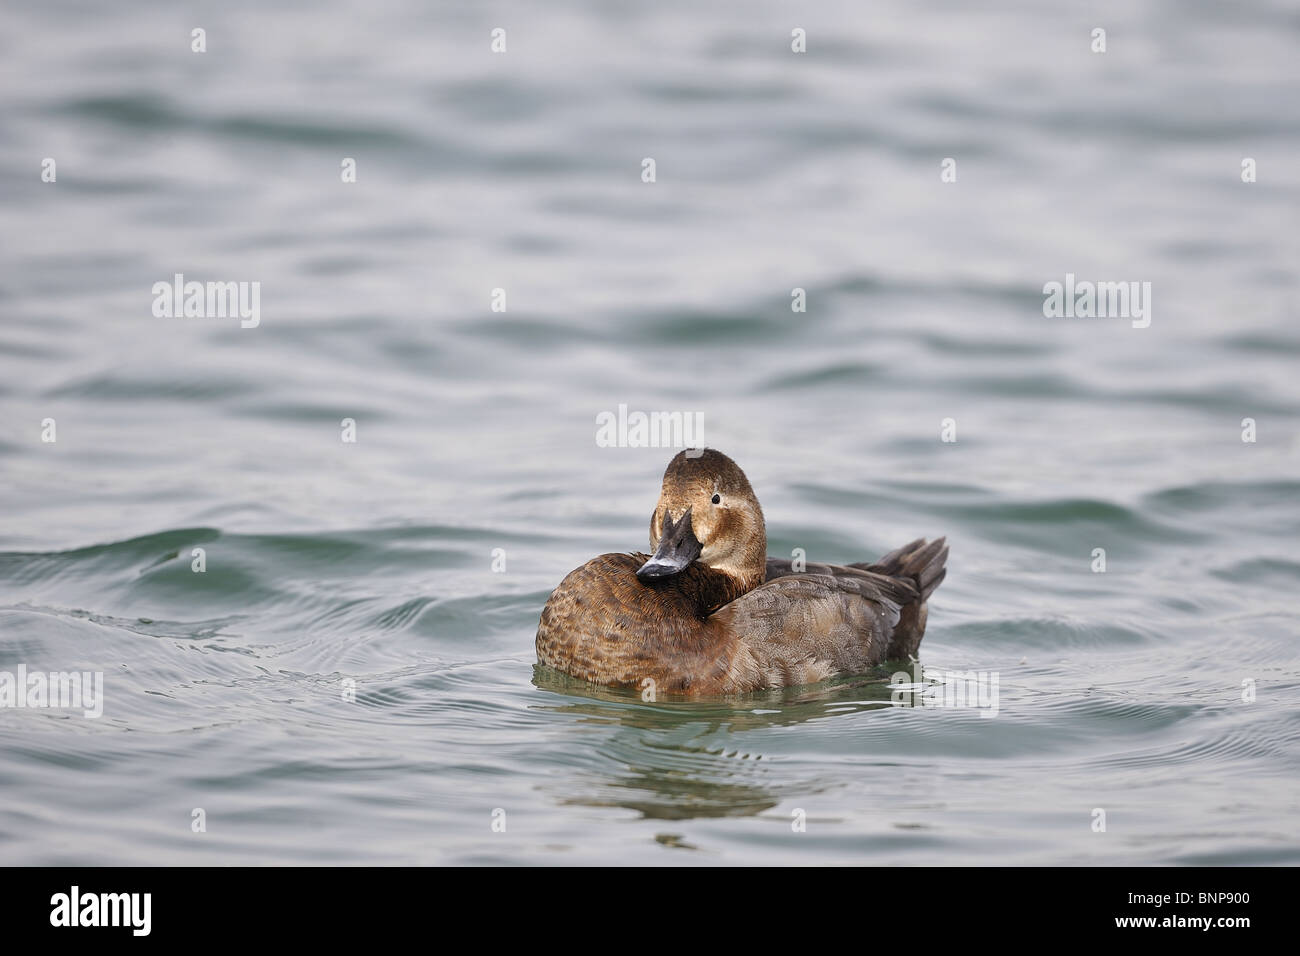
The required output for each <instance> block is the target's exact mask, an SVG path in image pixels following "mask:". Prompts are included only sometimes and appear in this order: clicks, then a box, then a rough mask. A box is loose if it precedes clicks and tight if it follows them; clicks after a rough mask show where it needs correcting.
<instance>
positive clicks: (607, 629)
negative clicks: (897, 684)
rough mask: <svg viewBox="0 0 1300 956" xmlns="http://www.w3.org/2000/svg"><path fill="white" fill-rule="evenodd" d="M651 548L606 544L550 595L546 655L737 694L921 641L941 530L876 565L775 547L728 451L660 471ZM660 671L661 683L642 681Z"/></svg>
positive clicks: (604, 676)
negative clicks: (610, 549) (798, 563)
mask: <svg viewBox="0 0 1300 956" xmlns="http://www.w3.org/2000/svg"><path fill="white" fill-rule="evenodd" d="M650 548H651V551H652V552H653V554H652V555H646V554H602V555H601V556H600V557H597V558H593V559H592V560H590V561H588V562H587V563H586V564H584V565H583V566H582V567H580V568H578V569H577V570H576V571H573V572H571V573H570V574H569V575H568V577H566V578H565V579H564V580H563V581H562V582H560V586H559V587H557V588H556V589H555V591H554V592H553V593H552V594H551V597H550V600H548V601H547V602H546V607H545V608H544V609H543V610H542V619H541V623H540V624H539V626H538V628H537V658H538V660H539V661H540V662H541V663H543V664H546V665H548V666H550V667H554V668H556V669H557V670H561V671H564V672H565V673H567V674H571V675H573V676H574V677H578V678H582V679H585V680H589V681H592V682H594V683H597V684H606V685H612V686H631V687H642V688H643V687H646V686H653V687H654V688H655V691H656V692H662V693H687V694H694V695H704V694H727V693H738V692H744V691H753V690H759V689H762V688H766V687H787V686H793V685H797V684H811V683H815V682H817V681H821V680H825V679H827V678H829V677H833V676H835V675H837V674H854V673H861V672H862V671H864V670H867V669H868V668H870V667H872V666H874V665H876V664H880V663H882V662H883V661H887V660H905V659H907V658H908V657H909V656H912V655H914V654H915V653H916V650H917V647H918V645H919V644H920V643H921V637H922V636H923V635H924V633H925V619H926V601H927V599H928V598H929V597H930V594H931V593H932V592H933V591H934V589H935V588H936V587H938V586H939V582H940V581H942V580H943V577H944V574H945V573H946V572H945V569H944V562H945V560H946V559H947V557H948V549H947V547H946V546H945V544H944V539H943V538H939V539H937V540H935V541H932V542H930V543H928V544H927V543H926V542H925V541H924V540H921V539H918V540H916V541H913V542H912V543H911V544H907V545H904V546H903V547H901V548H899V549H897V550H896V551H891V552H890V553H889V554H887V555H885V556H884V557H883V558H881V559H880V560H879V561H877V562H875V563H874V564H865V563H864V564H851V565H848V566H840V565H830V564H808V565H807V566H806V567H805V568H804V569H803V570H800V571H796V570H795V569H794V568H793V566H792V562H790V561H788V560H780V559H776V558H768V557H767V532H766V527H765V525H764V522H763V510H762V508H760V507H759V504H758V498H757V497H756V496H755V495H754V491H753V489H752V488H751V487H750V485H749V480H748V479H747V478H746V477H745V473H744V472H743V471H741V470H740V467H739V466H738V465H737V464H736V463H735V462H734V461H732V460H731V459H730V458H728V457H727V456H726V455H724V454H722V453H721V452H718V451H714V450H712V449H706V450H704V451H703V452H702V453H700V452H693V453H691V452H681V453H679V454H678V455H677V456H676V457H675V458H673V460H672V461H671V462H669V463H668V469H667V471H665V472H664V481H663V490H662V491H661V493H660V495H659V502H658V504H657V505H656V506H655V510H654V514H653V515H652V516H651V518H650ZM647 679H648V680H650V681H653V682H654V683H653V685H647V684H646V683H645V682H646V681H647Z"/></svg>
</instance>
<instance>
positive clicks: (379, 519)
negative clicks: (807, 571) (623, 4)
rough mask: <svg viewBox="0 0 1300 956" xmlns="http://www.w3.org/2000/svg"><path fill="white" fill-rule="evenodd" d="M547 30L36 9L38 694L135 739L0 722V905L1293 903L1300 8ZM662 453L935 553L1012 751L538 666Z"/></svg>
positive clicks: (2, 717) (32, 190)
mask: <svg viewBox="0 0 1300 956" xmlns="http://www.w3.org/2000/svg"><path fill="white" fill-rule="evenodd" d="M534 7H535V5H526V4H507V3H495V4H476V5H474V6H473V8H472V9H467V8H465V7H464V6H463V5H459V4H451V3H443V4H417V3H414V2H409V3H408V2H396V0H393V2H386V3H376V4H368V5H367V6H366V10H365V13H364V15H361V14H359V13H358V12H357V9H356V8H355V7H353V6H351V5H345V4H341V3H326V4H314V5H310V6H300V5H296V4H290V3H280V4H274V5H271V4H265V3H256V4H254V3H222V4H207V5H199V7H198V9H197V10H181V9H173V8H172V7H170V6H167V7H164V6H162V5H158V4H148V3H138V4H127V3H118V4H113V5H112V8H111V9H109V8H107V7H104V6H103V5H101V4H96V3H50V4H41V5H31V6H30V7H15V6H10V7H9V8H7V9H6V10H5V12H4V13H3V14H2V15H0V24H2V25H3V26H2V29H0V37H3V39H2V40H0V45H2V51H0V64H3V65H2V66H0V71H3V77H0V107H2V109H0V115H2V116H3V124H2V125H0V173H2V174H3V175H0V210H2V211H0V225H2V226H3V228H2V229H0V235H3V261H4V264H5V265H4V270H3V278H2V285H0V315H2V316H3V324H2V325H0V422H2V424H0V469H2V471H0V474H2V475H3V480H2V482H0V515H3V519H2V520H0V671H3V670H9V671H13V670H14V669H15V668H16V667H17V666H18V665H19V664H23V665H25V666H26V667H28V669H29V670H88V671H102V672H103V674H104V682H105V697H106V700H105V703H104V713H103V716H102V717H100V718H99V719H97V720H95V719H86V718H84V717H82V716H80V715H79V714H77V713H73V712H70V711H63V710H30V709H23V710H4V711H0V787H2V788H3V791H2V792H3V800H2V801H0V862H4V863H10V864H36V863H47V864H64V863H93V864H106V863H136V864H139V863H236V862H240V863H245V862H251V863H652V864H653V863H667V864H680V863H765V862H782V863H812V862H832V863H849V862H856V863H959V864H981V863H1164V864H1168V863H1234V864H1236V863H1297V862H1300V840H1298V839H1297V837H1298V827H1297V824H1296V819H1297V817H1296V810H1297V797H1296V794H1297V788H1296V786H1295V782H1296V775H1297V770H1298V769H1300V714H1298V713H1297V708H1296V704H1295V701H1296V691H1297V688H1298V687H1300V663H1298V656H1300V655H1297V650H1296V611H1297V605H1298V603H1300V600H1298V599H1297V593H1298V585H1300V557H1298V556H1297V554H1296V548H1295V541H1296V540H1297V534H1298V533H1300V512H1298V509H1297V506H1296V504H1297V495H1298V494H1300V480H1298V479H1297V476H1296V459H1297V451H1298V450H1300V444H1298V443H1297V438H1296V424H1297V413H1298V412H1300V384H1298V383H1297V375H1296V363H1297V359H1298V358H1300V332H1297V324H1296V319H1297V310H1296V304H1295V303H1296V302H1297V291H1300V290H1298V286H1297V277H1296V269H1295V265H1296V262H1297V261H1298V260H1300V255H1298V253H1300V248H1298V244H1297V239H1296V224H1297V221H1298V219H1297V215H1296V214H1297V210H1298V209H1300V202H1298V200H1300V166H1298V165H1297V163H1296V158H1297V155H1300V153H1298V150H1300V75H1298V71H1297V69H1296V65H1295V57H1294V49H1295V46H1296V42H1297V39H1298V38H1300V15H1298V14H1297V12H1296V10H1295V8H1294V6H1293V5H1291V4H1288V3H1285V2H1281V0H1279V2H1254V3H1249V4H1247V5H1246V6H1245V7H1243V6H1241V5H1240V4H1238V5H1235V6H1233V7H1232V8H1231V9H1229V8H1225V7H1221V6H1220V5H1218V4H1214V3H1210V2H1197V3H1185V2H1179V3H1175V2H1172V0H1171V2H1166V3H1151V4H1142V5H1131V4H1126V3H1118V2H1115V3H1098V4H1091V5H1089V9H1088V10H1086V11H1084V10H1077V11H1076V10H1066V9H1060V10H1057V9H1047V8H1044V6H1043V5H1041V4H1037V3H1033V2H1030V0H1003V2H1001V3H999V4H996V5H994V6H992V7H987V5H986V7H987V8H986V9H984V10H980V11H974V10H971V9H967V8H966V7H965V6H964V5H960V4H947V3H937V2H932V3H923V4H919V5H918V4H916V3H914V2H902V0H899V2H886V3H875V4H871V5H870V8H869V9H868V8H867V7H864V6H862V5H861V4H856V3H848V2H845V3H822V4H818V5H815V7H807V8H800V9H798V10H795V9H793V8H791V7H789V5H787V4H782V3H777V2H762V3H758V4H746V5H744V8H743V10H742V9H741V7H740V6H738V5H721V6H717V7H716V8H715V9H712V10H704V9H701V8H699V6H698V5H696V4H687V3H683V2H666V3H659V4H654V5H653V7H652V8H645V9H643V10H641V11H639V12H630V11H626V10H618V9H614V8H613V5H604V4H596V3H592V2H577V0H573V2H566V3H558V4H548V5H547V9H544V10H543V9H535V8H534ZM195 26H202V27H204V28H205V29H206V31H207V44H208V52H206V53H204V54H195V53H192V52H190V48H189V40H190V30H191V29H192V28H193V27H195ZM496 26H503V27H505V28H506V29H507V50H508V52H507V53H506V54H505V55H493V54H491V53H490V52H489V50H488V44H489V41H490V37H489V33H490V30H491V29H492V28H493V27H496ZM1096 26H1104V27H1106V28H1107V31H1108V49H1107V52H1106V53H1104V54H1094V53H1092V52H1090V50H1089V43H1090V40H1089V34H1090V31H1091V30H1092V28H1093V27H1096ZM794 27H802V28H804V29H805V30H807V35H808V52H807V53H806V54H803V55H797V54H793V53H791V52H790V49H789V44H790V31H791V29H792V28H794ZM45 157H52V158H54V159H55V160H56V162H57V181H56V182H55V183H52V184H51V183H43V182H41V179H40V170H41V161H42V159H43V158H45ZM344 157H351V158H354V159H355V160H356V162H357V173H358V175H357V182H356V183H353V184H344V183H342V182H341V177H340V169H341V163H342V161H343V159H344ZM646 157H652V158H654V159H655V161H656V172H657V181H656V182H655V183H653V184H645V183H643V182H642V181H641V168H642V167H641V163H642V160H643V159H644V158H646ZM945 157H952V158H954V159H956V161H957V173H958V178H957V182H956V183H948V184H944V183H941V182H940V177H939V174H940V163H941V161H942V160H943V159H944V158H945ZM1245 157H1251V158H1253V159H1255V160H1256V163H1257V169H1258V181H1257V182H1255V183H1252V184H1246V183H1243V182H1242V181H1241V175H1240V173H1241V163H1242V159H1243V158H1245ZM178 272H179V273H183V274H184V275H185V276H186V277H187V278H189V279H196V280H199V281H209V280H212V281H217V280H231V281H250V282H251V281H258V282H260V283H261V316H260V325H259V326H258V327H257V328H249V329H241V328H240V327H239V322H238V320H232V319H220V318H190V319H183V318H178V319H170V318H155V317H154V316H153V315H152V314H151V303H152V299H153V295H152V293H151V287H152V285H153V283H155V282H159V281H170V280H171V278H172V276H173V275H174V274H175V273H178ZM1067 272H1071V273H1074V274H1076V275H1077V276H1078V277H1079V278H1080V279H1090V280H1104V281H1149V282H1151V283H1152V289H1153V298H1152V303H1151V304H1152V309H1151V314H1150V315H1151V323H1150V325H1149V327H1147V328H1135V327H1133V324H1132V322H1130V321H1128V320H1127V319H1115V318H1108V319H1084V318H1072V319H1066V318H1061V319H1048V318H1044V316H1043V312H1042V305H1043V296H1042V291H1041V290H1042V287H1043V284H1044V283H1046V282H1051V281H1062V280H1063V279H1064V276H1065V274H1066V273H1067ZM796 287H798V288H803V289H805V290H806V294H807V312H806V313H802V314H797V313H793V312H792V311H791V308H790V303H791V290H792V289H794V288H796ZM496 288H502V289H505V290H506V294H507V297H508V298H507V311H506V312H505V313H493V312H492V311H491V310H490V303H491V296H492V290H493V289H496ZM620 403H626V404H627V405H628V406H629V408H631V409H634V410H636V409H640V410H646V411H649V410H656V409H665V410H679V411H684V412H698V413H700V414H702V415H703V416H704V422H705V436H706V440H707V442H708V443H709V444H710V445H712V446H714V447H718V448H721V449H722V450H724V451H726V452H727V453H729V454H730V455H732V456H733V457H734V458H736V459H737V460H738V461H739V462H740V464H741V465H742V466H743V467H744V468H745V469H746V470H747V472H748V473H749V476H750V478H751V480H752V482H753V484H754V487H755V489H756V490H757V492H758V494H759V497H760V499H761V501H762V503H763V505H764V508H765V510H766V513H767V517H768V522H769V538H770V552H771V553H772V554H776V555H789V554H790V553H791V551H792V550H793V549H795V548H803V549H805V551H806V553H807V556H808V558H809V560H822V561H832V562H834V561H852V560H862V559H867V558H871V557H874V556H875V555H877V554H879V553H881V552H883V551H885V550H887V549H889V548H891V547H894V546H896V545H898V544H901V543H903V542H905V541H907V540H910V539H911V538H913V537H917V536H920V535H927V536H933V535H936V534H946V535H948V537H949V540H950V542H951V546H952V557H951V560H950V564H949V568H950V570H949V576H948V579H947V581H946V582H945V583H944V584H943V586H942V587H941V588H940V590H939V591H938V593H937V594H936V597H935V599H934V601H933V605H932V608H931V616H930V628H929V633H928V634H927V636H926V639H925V642H924V644H923V645H922V660H923V662H924V664H925V665H926V666H927V667H929V668H932V669H949V670H961V669H976V670H984V671H994V672H996V673H997V674H998V675H999V690H1000V697H999V712H998V715H997V717H996V718H994V719H987V718H984V717H981V716H980V713H979V712H978V711H977V710H972V709H944V708H932V707H911V708H905V707H897V706H893V705H892V704H891V695H890V691H889V689H888V687H887V686H886V685H885V684H883V683H881V682H879V679H878V678H879V677H880V676H881V675H869V677H870V679H862V680H853V681H843V682H840V683H837V684H832V685H827V686H822V687H816V688H803V689H798V690H791V691H786V692H781V693H770V694H761V695H757V696H755V697H752V698H744V699H733V700H716V701H699V702H681V701H677V702H673V701H660V702H658V703H645V702H642V701H641V700H640V698H639V697H638V696H637V695H635V694H626V693H615V692H602V691H593V690H590V689H587V688H585V687H582V686H575V685H573V684H571V683H569V682H568V681H566V680H564V679H562V678H558V677H556V676H555V675H553V674H546V673H542V672H538V671H535V669H534V655H533V646H532V642H533V634H534V631H535V628H536V622H537V617H538V613H539V612H540V609H541V607H542V604H543V603H544V602H545V599H546V596H547V594H548V593H549V591H550V589H551V588H552V587H553V586H554V585H555V584H556V583H557V582H558V581H559V580H560V579H561V578H562V577H563V575H564V574H565V573H566V572H568V571H569V570H570V569H571V568H573V567H575V566H577V565H578V564H580V563H581V562H582V561H584V560H586V559H587V558H588V557H590V556H592V555H594V554H597V553H600V552H603V551H614V550H634V549H639V548H643V547H644V546H645V538H646V523H647V519H648V516H649V514H650V510H651V508H652V506H653V504H654V500H655V497H656V495H657V491H658V482H659V477H660V474H661V473H662V470H663V466H664V464H665V463H666V462H667V459H668V457H669V455H670V452H669V451H667V450H664V449H607V448H598V447H597V446H596V444H595V441H594V434H595V418H596V416H597V415H598V414H599V413H601V412H603V411H614V410H616V409H617V407H618V405H619V404H620ZM47 418H52V419H54V420H55V422H56V429H57V431H56V435H57V441H56V442H54V443H46V442H42V441H41V434H42V430H43V427H44V426H43V425H42V422H43V420H44V419H47ZM345 418H351V419H353V420H354V421H355V423H356V429H357V441H356V442H355V443H344V442H343V441H342V440H341V424H340V423H341V422H342V420H343V419H345ZM947 418H951V419H954V421H955V427H956V435H957V441H956V442H955V443H945V442H942V441H940V430H941V427H942V422H943V420H944V419H947ZM1244 418H1252V419H1254V420H1255V422H1256V428H1257V438H1258V440H1257V441H1256V442H1254V443H1246V442H1243V441H1242V440H1241V436H1242V428H1243V426H1242V420H1243V419H1244ZM196 548H201V549H204V551H205V555H206V568H207V570H206V572H205V573H201V574H200V573H194V572H193V571H192V570H191V562H192V561H193V560H194V558H193V554H194V549H196ZM1097 548H1103V549H1105V553H1106V562H1107V565H1106V572H1105V573H1104V574H1100V573H1094V572H1093V570H1092V566H1093V562H1094V559H1093V552H1094V549H1097ZM496 549H502V551H503V552H504V559H505V562H506V569H505V571H504V573H497V572H494V571H493V570H492V565H493V561H494V552H495V551H496ZM497 553H498V554H499V553H500V552H497ZM349 680H350V681H354V682H355V694H356V700H355V701H354V702H348V701H346V700H344V696H345V692H346V689H347V688H348V686H349V685H348V684H347V681H349ZM1252 681H1253V682H1254V683H1253V687H1254V694H1255V699H1254V700H1253V701H1249V700H1243V697H1244V696H1245V697H1248V696H1249V694H1248V693H1247V692H1246V691H1247V690H1248V688H1249V686H1251V685H1249V684H1245V683H1243V682H1252ZM196 809H202V810H203V811H204V819H205V821H206V832H201V833H196V832H194V831H193V828H192V821H193V819H194V811H195V810H196ZM497 809H500V810H503V811H504V812H505V819H506V829H505V832H504V833H499V832H493V830H492V826H491V825H492V821H493V811H494V810H497ZM1096 809H1103V810H1105V812H1106V832H1104V833H1099V832H1094V830H1093V824H1094V819H1095V815H1094V810H1096ZM797 810H801V811H803V813H804V815H805V816H806V832H802V833H800V832H795V831H794V830H793V829H792V821H793V820H794V819H795V818H796V817H797V816H798V814H796V813H795V811H797Z"/></svg>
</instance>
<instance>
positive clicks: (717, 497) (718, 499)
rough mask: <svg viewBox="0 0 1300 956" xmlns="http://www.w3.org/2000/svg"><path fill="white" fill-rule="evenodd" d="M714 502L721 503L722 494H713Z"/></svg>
mask: <svg viewBox="0 0 1300 956" xmlns="http://www.w3.org/2000/svg"><path fill="white" fill-rule="evenodd" d="M713 503H714V504H715V505H717V504H721V503H722V495H714V496H713Z"/></svg>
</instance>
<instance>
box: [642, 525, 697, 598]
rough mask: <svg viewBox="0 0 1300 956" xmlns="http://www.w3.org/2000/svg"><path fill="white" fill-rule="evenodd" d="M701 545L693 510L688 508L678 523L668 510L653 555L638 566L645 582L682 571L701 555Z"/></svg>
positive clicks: (659, 579)
mask: <svg viewBox="0 0 1300 956" xmlns="http://www.w3.org/2000/svg"><path fill="white" fill-rule="evenodd" d="M700 549H701V545H700V542H699V541H697V540H696V538H695V532H694V531H693V530H692V529H691V509H690V508H687V509H686V511H685V512H684V513H683V514H682V516H681V517H680V518H678V519H677V521H676V522H674V521H673V520H672V518H671V517H670V516H669V515H668V512H667V511H665V512H664V525H663V534H662V535H661V536H660V538H659V547H658V548H657V549H656V550H655V553H654V555H653V557H651V558H650V560H649V561H647V562H646V563H645V564H643V565H641V567H640V568H638V569H637V572H636V576H637V578H639V579H640V580H642V581H661V580H663V579H664V578H671V577H672V576H673V575H675V574H681V573H682V572H683V571H685V570H686V569H687V568H688V567H690V566H691V562H693V561H694V560H695V559H696V558H698V557H699V556H700Z"/></svg>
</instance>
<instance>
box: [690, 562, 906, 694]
mask: <svg viewBox="0 0 1300 956" xmlns="http://www.w3.org/2000/svg"><path fill="white" fill-rule="evenodd" d="M770 565H771V562H770V561H769V567H770ZM919 597H920V593H919V592H918V591H917V589H916V587H915V586H914V585H913V584H912V583H911V582H910V581H907V580H905V579H903V578H894V577H890V576H888V575H884V574H878V573H876V572H874V571H867V570H864V569H859V568H848V567H840V566H838V565H808V566H807V569H806V570H804V571H801V572H791V573H787V574H784V575H780V576H777V577H776V578H775V579H774V580H769V581H768V582H767V583H765V584H761V585H759V586H758V587H756V588H754V590H752V591H749V592H748V593H746V594H744V595H743V596H741V597H739V598H737V599H736V600H735V601H732V602H731V603H730V604H728V605H726V606H725V607H723V608H721V609H720V610H718V611H717V613H715V614H714V615H713V616H712V617H710V618H709V621H710V623H711V624H712V625H713V626H715V627H717V628H719V629H720V630H721V631H722V633H724V634H726V635H728V636H729V637H731V638H732V639H733V640H734V641H735V645H734V646H736V653H734V654H733V655H732V656H731V660H730V664H731V666H730V667H729V669H728V674H727V678H728V683H729V684H731V685H732V686H730V687H729V688H727V689H730V690H756V689H758V688H762V687H786V686H792V685H795V684H811V683H816V682H817V681H821V680H825V679H826V678H828V677H831V676H834V675H835V674H853V673H861V672H862V671H865V670H867V669H869V668H870V667H873V666H874V665H876V664H879V663H880V662H881V661H883V660H885V659H886V657H887V652H888V651H889V649H890V645H891V640H892V638H893V634H894V629H895V627H896V626H897V625H898V622H899V619H900V617H901V616H902V610H903V608H904V607H905V606H906V605H907V604H910V603H912V602H914V601H916V600H917V598H919Z"/></svg>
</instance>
